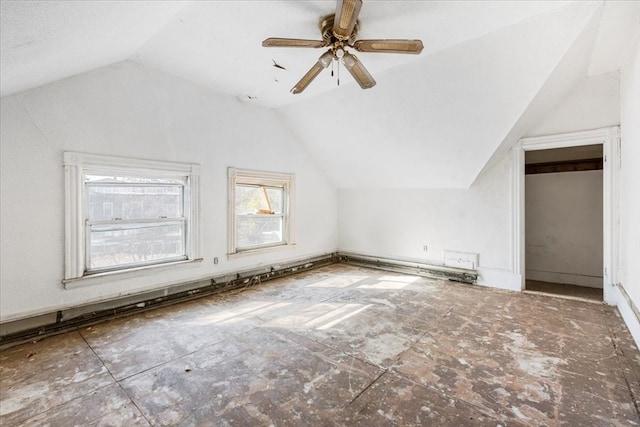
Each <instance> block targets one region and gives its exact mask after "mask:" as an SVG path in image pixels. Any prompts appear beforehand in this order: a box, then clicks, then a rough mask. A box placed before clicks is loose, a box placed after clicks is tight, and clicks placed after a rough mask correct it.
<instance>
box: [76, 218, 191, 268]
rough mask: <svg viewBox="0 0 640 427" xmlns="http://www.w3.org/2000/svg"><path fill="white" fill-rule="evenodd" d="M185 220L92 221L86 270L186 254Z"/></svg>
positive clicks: (173, 257) (171, 257) (159, 259)
mask: <svg viewBox="0 0 640 427" xmlns="http://www.w3.org/2000/svg"><path fill="white" fill-rule="evenodd" d="M184 231H185V230H184V223H182V222H165V223H147V224H123V225H116V226H114V225H101V226H98V225H94V226H92V227H91V231H90V253H91V259H90V260H89V266H88V269H89V270H96V269H103V268H109V267H115V266H120V265H127V264H137V263H146V262H149V261H162V260H166V259H175V258H180V257H184V256H185V245H184V242H185V234H184Z"/></svg>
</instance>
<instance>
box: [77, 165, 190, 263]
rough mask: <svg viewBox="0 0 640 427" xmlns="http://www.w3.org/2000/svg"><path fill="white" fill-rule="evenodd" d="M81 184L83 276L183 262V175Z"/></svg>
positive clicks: (98, 178)
mask: <svg viewBox="0 0 640 427" xmlns="http://www.w3.org/2000/svg"><path fill="white" fill-rule="evenodd" d="M84 181H85V200H86V202H87V205H86V210H85V218H86V219H85V224H86V239H87V244H86V248H87V250H86V261H85V268H86V271H87V273H95V272H100V271H105V270H112V269H116V268H130V267H134V266H140V265H149V264H156V263H159V262H168V261H178V260H183V259H186V257H187V254H186V227H185V224H186V218H185V217H184V214H183V213H184V210H185V209H184V201H185V198H184V192H185V186H186V183H187V179H186V177H185V178H183V179H175V178H174V179H160V178H146V177H136V176H104V175H91V174H85V175H84Z"/></svg>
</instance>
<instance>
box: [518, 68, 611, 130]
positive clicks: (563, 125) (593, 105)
mask: <svg viewBox="0 0 640 427" xmlns="http://www.w3.org/2000/svg"><path fill="white" fill-rule="evenodd" d="M618 124H620V75H619V72H618V71H616V72H613V73H606V74H600V75H597V76H590V77H585V78H583V79H582V80H580V81H578V82H577V83H576V84H575V86H574V87H573V89H571V91H570V92H569V93H568V94H567V96H566V97H565V98H564V99H563V100H562V101H561V102H560V103H559V104H558V105H556V106H555V107H554V108H553V109H551V110H550V111H549V113H548V114H547V115H546V116H545V117H544V119H543V120H541V121H540V122H539V123H537V124H536V125H535V126H533V127H532V128H531V129H529V131H528V132H527V135H526V136H540V135H554V134H559V133H566V132H575V131H582V130H590V129H600V128H605V127H609V126H616V125H618Z"/></svg>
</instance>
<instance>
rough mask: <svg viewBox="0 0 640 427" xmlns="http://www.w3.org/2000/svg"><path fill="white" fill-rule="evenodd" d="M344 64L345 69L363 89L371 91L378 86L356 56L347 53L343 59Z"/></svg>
mask: <svg viewBox="0 0 640 427" xmlns="http://www.w3.org/2000/svg"><path fill="white" fill-rule="evenodd" d="M342 63H343V64H344V67H345V68H346V69H347V70H348V71H349V72H350V73H351V75H352V76H353V78H354V79H356V81H357V82H358V84H359V85H360V87H361V88H362V89H369V88H372V87H374V86H375V85H376V81H375V80H374V79H373V77H372V76H371V74H369V71H367V69H366V68H364V65H362V62H360V61H358V58H357V57H356V56H355V55H352V54H350V53H349V52H345V54H344V56H343V57H342Z"/></svg>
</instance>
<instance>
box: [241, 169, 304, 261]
mask: <svg viewBox="0 0 640 427" xmlns="http://www.w3.org/2000/svg"><path fill="white" fill-rule="evenodd" d="M293 185H294V175H292V174H277V173H271V172H259V171H246V170H239V169H233V168H231V169H229V194H230V198H229V254H237V253H242V252H250V251H252V250H257V249H266V248H271V247H278V246H290V245H294V242H293V203H292V198H293Z"/></svg>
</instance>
